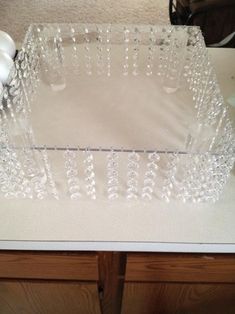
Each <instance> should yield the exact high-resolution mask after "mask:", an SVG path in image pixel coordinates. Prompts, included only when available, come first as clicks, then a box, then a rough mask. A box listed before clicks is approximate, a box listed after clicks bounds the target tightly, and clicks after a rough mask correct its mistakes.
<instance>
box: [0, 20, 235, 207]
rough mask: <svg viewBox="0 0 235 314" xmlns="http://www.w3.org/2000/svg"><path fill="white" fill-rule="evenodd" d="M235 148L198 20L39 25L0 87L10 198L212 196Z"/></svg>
mask: <svg viewBox="0 0 235 314" xmlns="http://www.w3.org/2000/svg"><path fill="white" fill-rule="evenodd" d="M234 148H235V140H234V131H233V125H232V122H231V120H230V118H229V116H228V110H227V107H226V105H225V103H224V101H223V97H222V95H221V92H220V89H219V86H218V83H217V80H216V76H215V72H214V70H213V67H212V65H211V61H210V58H209V56H208V53H207V50H206V47H205V44H204V41H203V37H202V34H201V32H200V30H199V28H197V27H182V26H148V25H145V26H143V25H108V24H100V25H89V24H86V25H84V24H34V25H31V26H30V28H29V30H28V32H27V34H26V37H25V41H24V43H23V46H22V49H21V50H20V51H19V53H18V56H17V58H16V61H15V64H14V67H13V69H12V71H11V73H10V76H9V79H8V84H7V85H5V86H4V89H3V92H2V94H1V95H0V149H1V150H0V191H1V195H3V196H5V197H7V198H38V199H44V198H46V197H51V196H52V197H53V198H55V199H58V198H59V197H60V196H62V195H63V193H64V192H65V191H66V193H64V194H66V195H69V196H70V198H71V199H74V200H75V199H76V200H80V198H81V199H82V197H83V196H85V197H88V198H89V199H96V198H98V197H100V198H102V197H106V198H108V199H116V198H121V197H123V198H127V199H137V198H140V199H145V200H151V199H154V198H155V197H158V198H160V199H164V200H166V201H170V199H172V198H175V199H180V200H182V201H183V202H186V201H190V202H204V201H213V202H214V201H216V200H217V199H218V198H219V196H220V195H221V193H222V192H223V188H224V186H225V184H226V182H227V180H228V178H229V174H230V171H231V169H232V167H233V163H234V158H235V157H234ZM78 157H79V158H78ZM65 183H66V184H67V185H66V186H67V187H66V188H63V187H64V186H65Z"/></svg>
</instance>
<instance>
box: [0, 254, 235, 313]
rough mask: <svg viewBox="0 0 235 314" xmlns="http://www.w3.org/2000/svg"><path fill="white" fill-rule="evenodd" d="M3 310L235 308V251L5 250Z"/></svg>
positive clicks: (0, 262)
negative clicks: (215, 252) (185, 252)
mask: <svg viewBox="0 0 235 314" xmlns="http://www.w3.org/2000/svg"><path fill="white" fill-rule="evenodd" d="M0 313H1V314H21V313H22V314H34V313H36V314H44V313H45V314H75V313H76V314H77V313H81V314H86V313H90V314H93V313H94V314H96V313H105V314H108V313H110V314H116V313H122V314H131V313H135V314H140V313H141V314H142V313H146V314H151V313H154V314H155V313H156V314H168V313H169V314H173V313H185V314H186V313H187V314H188V313H190V314H191V313H193V314H196V313H197V314H201V313H206V314H210V313H213V314H217V313H218V314H230V313H231V314H233V313H235V254H176V253H120V252H31V251H0Z"/></svg>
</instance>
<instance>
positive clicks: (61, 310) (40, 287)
mask: <svg viewBox="0 0 235 314" xmlns="http://www.w3.org/2000/svg"><path fill="white" fill-rule="evenodd" d="M0 313H2V314H21V313H22V314H32V313H38V314H39V313H40V314H41V313H45V314H55V313H56V314H67V313H68V314H77V313H85V314H86V313H87V314H88V313H89V314H100V313H101V311H100V303H99V297H98V289H97V284H95V283H78V282H76V281H72V282H65V281H52V280H51V281H44V280H40V281H39V280H31V281H29V280H13V281H8V280H4V281H1V282H0Z"/></svg>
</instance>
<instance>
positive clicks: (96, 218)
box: [0, 48, 235, 253]
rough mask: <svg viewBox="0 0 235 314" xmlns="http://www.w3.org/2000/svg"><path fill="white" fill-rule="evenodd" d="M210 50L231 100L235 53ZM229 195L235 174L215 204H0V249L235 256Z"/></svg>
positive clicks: (234, 203)
mask: <svg viewBox="0 0 235 314" xmlns="http://www.w3.org/2000/svg"><path fill="white" fill-rule="evenodd" d="M210 52H211V55H212V60H213V62H214V66H215V69H216V72H217V76H218V80H219V83H220V86H221V90H222V94H223V95H224V98H225V100H226V99H227V98H228V97H230V96H232V94H233V95H234V97H235V49H216V48H214V49H210ZM230 108H231V114H232V116H233V118H234V119H235V107H232V106H231V105H230ZM234 191H235V171H233V173H232V175H231V178H230V180H229V183H228V185H227V186H226V189H225V192H224V194H223V196H222V197H221V199H220V200H219V201H218V202H217V203H216V204H182V203H181V202H177V201H172V202H170V203H165V202H163V201H157V200H156V201H153V202H152V203H143V202H140V201H139V202H135V203H133V202H130V203H129V202H124V201H118V202H117V201H115V202H105V201H95V202H91V201H81V202H74V201H70V200H67V201H66V200H61V201H48V200H47V201H38V200H34V201H31V200H21V201H18V200H17V201H16V200H11V201H9V200H0V249H17V250H21V249H28V250H114V251H120V250H122V251H155V252H233V253H235V227H234V226H235V196H234Z"/></svg>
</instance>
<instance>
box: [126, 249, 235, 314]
mask: <svg viewBox="0 0 235 314" xmlns="http://www.w3.org/2000/svg"><path fill="white" fill-rule="evenodd" d="M132 311H133V313H135V314H174V313H180V314H188V313H190V314H204V313H205V314H222V313H223V314H230V313H231V314H232V313H235V257H234V255H220V254H218V255H216V254H214V255H206V254H139V253H132V254H128V256H127V264H126V275H125V285H124V293H123V302H122V314H128V313H132Z"/></svg>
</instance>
